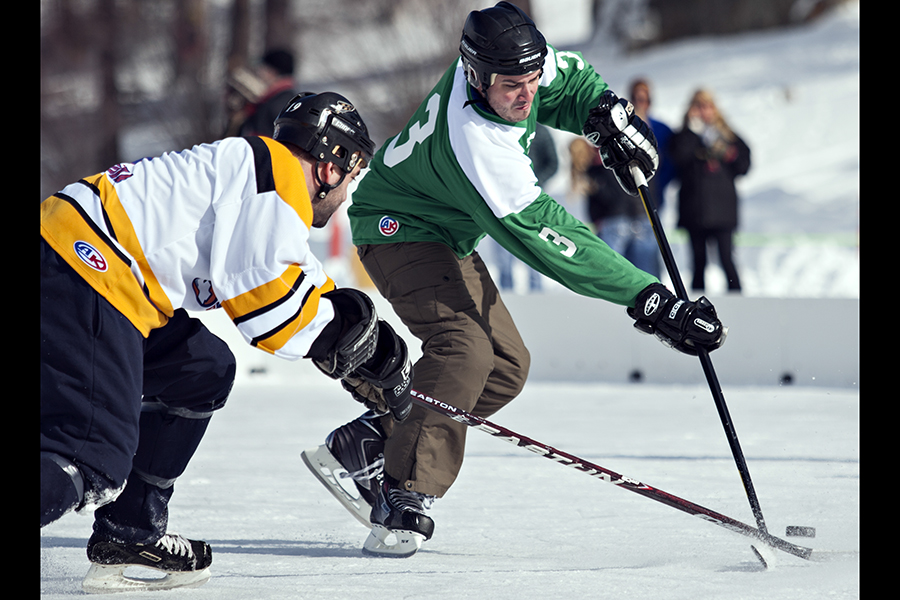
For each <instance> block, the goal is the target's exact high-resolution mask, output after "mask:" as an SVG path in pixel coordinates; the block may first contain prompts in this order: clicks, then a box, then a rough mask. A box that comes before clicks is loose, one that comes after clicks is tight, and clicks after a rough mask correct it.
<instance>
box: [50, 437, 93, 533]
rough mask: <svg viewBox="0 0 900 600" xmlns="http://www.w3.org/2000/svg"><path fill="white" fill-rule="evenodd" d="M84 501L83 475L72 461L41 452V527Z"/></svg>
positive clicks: (74, 508) (52, 453)
mask: <svg viewBox="0 0 900 600" xmlns="http://www.w3.org/2000/svg"><path fill="white" fill-rule="evenodd" d="M83 502H84V476H83V475H82V474H81V471H80V470H79V469H78V467H76V466H75V464H74V463H72V461H70V460H68V459H65V458H63V457H62V456H60V455H59V454H56V453H54V452H41V527H43V526H44V525H47V524H49V523H52V522H53V521H55V520H57V519H58V518H60V517H61V516H63V515H64V514H66V513H68V512H70V511H72V510H76V509H77V508H79V507H80V506H81V504H82V503H83Z"/></svg>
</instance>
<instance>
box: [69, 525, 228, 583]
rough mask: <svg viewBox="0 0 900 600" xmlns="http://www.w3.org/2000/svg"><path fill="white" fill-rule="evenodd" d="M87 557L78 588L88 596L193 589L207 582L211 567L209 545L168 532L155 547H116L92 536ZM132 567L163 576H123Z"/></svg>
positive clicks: (97, 536) (148, 545)
mask: <svg viewBox="0 0 900 600" xmlns="http://www.w3.org/2000/svg"><path fill="white" fill-rule="evenodd" d="M87 555H88V559H90V561H91V568H90V569H89V570H88V572H87V575H86V576H85V578H84V581H83V582H82V584H81V585H82V588H83V589H84V591H85V592H87V593H89V594H108V593H112V592H125V591H141V590H167V589H172V588H180V587H197V586H200V585H203V584H204V583H206V582H207V581H208V580H209V575H210V573H209V565H210V564H212V551H211V550H210V548H209V544H207V543H206V542H202V541H197V540H189V539H186V538H184V537H182V536H180V535H176V534H169V533H167V534H166V535H164V536H163V537H162V538H160V539H159V541H157V542H156V543H155V544H120V543H117V542H112V541H109V540H106V539H104V538H103V537H101V536H99V535H97V534H96V533H95V534H94V535H92V536H91V539H90V540H89V541H88V546H87ZM135 567H137V568H138V570H140V568H146V569H151V570H152V571H154V572H155V573H157V574H158V573H162V574H163V575H162V577H151V578H138V577H134V576H131V575H125V569H131V570H134V568H135Z"/></svg>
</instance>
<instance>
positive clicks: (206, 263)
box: [41, 137, 335, 360]
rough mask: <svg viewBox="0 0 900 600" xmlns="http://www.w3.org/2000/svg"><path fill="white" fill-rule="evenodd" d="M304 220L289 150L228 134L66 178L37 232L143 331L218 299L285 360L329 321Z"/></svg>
mask: <svg viewBox="0 0 900 600" xmlns="http://www.w3.org/2000/svg"><path fill="white" fill-rule="evenodd" d="M312 216H313V215H312V205H311V203H310V198H309V194H308V192H307V188H306V180H305V177H304V175H303V172H302V169H301V165H300V163H299V162H298V160H297V159H296V158H295V157H294V156H293V155H291V153H290V151H288V149H287V148H285V147H284V146H283V145H282V144H280V143H278V142H276V141H274V140H272V139H269V138H264V137H250V138H227V139H224V140H220V141H218V142H215V143H211V144H203V145H199V146H195V147H193V148H191V149H190V150H185V151H183V152H177V153H167V154H164V155H162V156H160V157H156V158H151V159H143V160H140V161H138V162H135V163H126V164H118V165H116V166H114V167H112V168H111V169H109V170H107V171H106V172H104V173H100V174H97V175H95V176H93V177H88V178H86V179H83V180H81V181H79V182H77V183H73V184H71V185H69V186H67V187H66V188H65V189H63V190H62V191H60V192H59V193H57V194H55V195H53V196H51V197H50V198H47V199H46V200H44V201H43V202H42V203H41V236H42V237H43V238H44V239H45V240H46V241H47V242H48V244H49V245H50V246H51V247H52V248H53V249H54V250H55V251H56V252H58V253H59V254H60V255H61V256H62V257H63V258H64V259H65V260H66V262H67V263H68V264H69V265H71V266H72V267H73V268H74V269H75V270H76V271H77V272H78V273H79V274H80V275H81V276H82V277H83V278H84V279H85V280H86V281H87V282H88V283H89V284H90V285H91V286H92V287H93V288H94V289H95V290H97V292H98V293H100V294H101V295H102V296H103V297H104V298H106V299H107V300H108V301H109V302H110V303H111V304H112V305H113V306H114V307H116V309H118V310H119V311H120V312H121V313H122V314H123V315H125V316H126V317H127V318H128V319H129V320H130V321H131V322H132V323H133V324H134V326H135V327H136V328H137V329H138V330H140V331H141V332H142V333H143V334H144V336H146V335H148V334H149V332H150V331H151V330H152V329H154V328H157V327H162V326H163V325H165V323H166V322H167V320H168V318H169V317H170V316H172V314H173V312H174V311H175V310H176V309H178V308H184V309H185V310H188V311H202V310H208V309H212V308H218V307H220V306H221V307H223V308H224V309H225V310H226V312H227V313H228V315H229V316H230V317H231V319H232V320H233V321H234V323H235V324H236V325H237V327H238V329H239V330H240V332H241V334H242V335H243V337H244V338H245V339H246V340H247V341H248V342H249V343H250V344H252V345H253V346H256V347H258V348H260V349H262V350H265V351H267V352H270V353H272V354H274V355H276V356H280V357H283V358H287V359H290V360H293V359H297V358H302V357H304V356H305V355H306V354H307V352H308V351H309V349H310V347H311V345H312V343H313V342H314V341H315V339H316V338H317V337H318V336H319V334H320V333H321V332H322V330H323V329H324V328H325V326H326V325H328V323H329V322H331V321H332V319H333V318H334V308H333V306H332V304H331V302H330V301H329V300H328V299H327V298H322V294H324V293H327V292H329V291H331V290H333V289H334V287H335V285H334V282H333V281H332V280H331V278H330V277H328V275H327V274H326V273H325V272H324V270H323V268H322V264H321V263H320V262H319V260H318V259H316V257H315V256H313V254H312V252H311V250H310V247H309V232H310V227H311V226H312Z"/></svg>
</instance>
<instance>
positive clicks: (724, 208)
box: [669, 89, 750, 293]
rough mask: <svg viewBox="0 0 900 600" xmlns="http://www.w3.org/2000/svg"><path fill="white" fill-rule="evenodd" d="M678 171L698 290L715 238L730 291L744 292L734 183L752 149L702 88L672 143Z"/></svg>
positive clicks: (681, 216)
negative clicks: (737, 257) (736, 249)
mask: <svg viewBox="0 0 900 600" xmlns="http://www.w3.org/2000/svg"><path fill="white" fill-rule="evenodd" d="M669 156H670V158H671V159H672V162H673V163H674V164H675V168H676V169H677V171H678V178H679V179H680V180H681V190H680V192H679V194H678V226H679V227H681V228H684V229H685V230H687V232H688V235H689V236H690V241H691V250H692V252H693V268H694V275H693V282H692V284H691V287H692V289H693V290H694V291H703V290H704V288H705V287H706V285H705V279H704V271H705V270H706V261H707V258H706V246H707V242H709V241H710V240H712V241H715V242H716V245H717V247H718V249H719V259H720V261H721V265H722V269H723V270H724V271H725V277H726V278H727V281H728V291H730V292H735V293H740V291H741V281H740V278H739V276H738V271H737V266H736V265H735V261H734V244H733V238H734V232H735V231H736V230H737V227H738V195H737V189H736V188H735V184H734V181H735V179H736V178H737V177H738V176H740V175H745V174H746V173H747V172H748V171H749V170H750V148H749V147H748V146H747V144H746V143H744V141H743V140H742V139H741V138H740V137H739V136H738V135H737V134H736V133H735V132H734V131H733V130H732V129H731V127H729V125H728V123H727V122H726V121H725V119H724V118H723V116H722V114H721V112H719V109H718V107H717V106H716V102H715V100H714V98H713V95H712V93H711V92H709V91H708V90H704V89H700V90H698V91H697V92H695V93H694V95H693V97H692V98H691V101H690V105H689V106H688V110H687V112H686V113H685V115H684V123H683V127H682V129H681V131H679V132H678V133H676V134H674V135H673V136H672V139H671V141H670V143H669Z"/></svg>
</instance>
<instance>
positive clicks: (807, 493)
mask: <svg viewBox="0 0 900 600" xmlns="http://www.w3.org/2000/svg"><path fill="white" fill-rule="evenodd" d="M698 368H699V367H698ZM725 394H726V399H727V401H728V406H729V409H730V412H731V416H732V419H733V421H734V423H735V427H736V429H737V433H738V436H739V439H740V441H741V443H742V447H743V450H744V454H745V455H746V458H747V463H748V466H749V469H750V473H751V476H752V478H753V483H754V485H755V487H756V491H757V494H758V496H759V500H760V503H761V505H762V509H763V514H764V515H765V517H766V523H767V525H768V528H769V530H770V531H771V532H772V533H773V534H776V535H779V536H780V537H783V534H784V530H785V527H786V526H787V525H809V526H813V527H815V528H816V531H817V536H816V538H815V539H812V540H798V539H797V538H790V540H791V541H794V542H795V543H799V544H800V545H806V546H809V547H812V548H815V549H816V550H823V551H830V552H834V553H835V554H834V556H833V560H829V561H828V562H811V561H804V560H802V559H799V558H796V557H794V556H791V555H789V554H785V553H779V556H778V562H777V569H775V570H768V571H766V570H763V569H762V568H761V567H760V564H759V562H758V561H757V560H756V558H755V557H754V555H753V552H752V551H751V549H750V544H751V540H750V539H749V538H746V537H744V536H742V535H738V534H735V533H732V532H730V531H727V530H725V529H723V528H721V527H718V526H716V525H713V524H710V523H707V522H704V521H703V520H701V519H699V518H695V517H692V516H690V515H687V514H685V513H682V512H681V511H678V510H675V509H673V508H670V507H668V506H665V505H662V504H660V503H657V502H654V501H653V500H650V499H648V498H644V497H642V496H639V495H637V494H634V493H632V492H629V491H626V490H623V489H619V488H617V487H616V486H614V485H612V484H609V483H606V482H604V481H600V480H597V479H595V478H592V477H589V476H586V475H584V474H582V473H579V472H577V471H575V470H573V469H570V468H567V467H564V466H561V465H559V464H556V463H554V462H552V461H550V460H547V459H544V458H541V457H540V456H537V455H536V454H533V453H531V452H529V451H527V450H524V449H521V448H516V447H514V446H512V445H510V444H507V443H505V442H503V441H501V440H498V439H496V438H493V437H491V436H490V435H488V434H486V433H483V432H481V431H477V430H470V431H469V438H468V451H467V457H466V462H465V464H464V466H463V470H462V473H461V475H460V478H459V479H458V481H457V483H456V484H455V485H454V486H453V488H451V491H450V493H449V494H447V495H446V496H445V497H444V498H441V499H439V500H438V501H437V502H436V503H435V505H434V508H433V509H432V511H431V514H432V516H433V518H434V519H435V522H436V529H435V534H434V537H433V538H432V539H431V540H430V541H428V542H426V543H425V544H424V546H423V548H422V550H420V551H419V553H418V554H417V555H416V556H414V557H412V558H409V559H383V558H382V559H379V558H368V557H364V556H363V555H362V554H361V552H360V548H361V545H362V542H363V540H364V539H365V537H366V534H367V530H366V529H365V528H364V527H363V526H362V525H360V524H359V523H358V522H357V521H356V520H355V519H354V518H352V517H351V516H350V515H349V513H347V512H346V511H345V510H344V509H343V508H342V507H341V506H340V505H339V504H338V503H337V501H335V500H334V499H333V498H332V497H331V495H330V494H329V493H328V492H327V490H325V489H324V488H323V487H322V486H321V484H319V482H318V481H316V480H315V479H314V478H313V476H312V475H311V474H310V473H309V472H308V471H307V469H306V467H305V466H304V465H303V463H302V462H301V460H300V452H301V451H302V450H303V449H305V448H306V447H309V446H312V445H315V444H318V443H321V441H322V440H323V439H324V437H325V435H326V434H327V433H328V432H329V431H331V430H332V429H333V428H335V427H336V426H338V425H341V424H343V423H344V422H346V421H348V420H350V419H352V418H354V417H355V416H356V415H357V414H358V412H359V411H358V408H357V406H358V405H356V404H355V403H353V402H352V401H349V399H348V398H347V395H346V393H344V392H343V391H342V390H341V389H340V387H339V386H338V385H337V384H336V383H335V382H331V381H327V380H323V378H322V377H320V376H319V377H317V376H315V374H310V375H308V376H305V375H304V376H300V377H298V381H297V382H296V385H290V386H288V385H284V384H267V383H265V376H262V377H260V380H259V382H258V383H254V382H253V381H252V380H251V381H244V382H242V383H240V384H239V385H238V386H237V388H236V389H235V392H234V394H233V395H232V397H231V399H230V400H229V402H228V404H227V405H226V407H225V408H224V409H223V410H222V411H221V412H220V413H219V414H217V415H216V416H215V418H214V419H213V421H212V423H211V425H210V429H209V432H208V434H207V436H206V438H205V439H204V440H203V443H202V445H201V446H200V449H199V450H198V452H197V455H196V456H195V458H194V460H193V461H192V463H191V465H190V466H189V468H188V470H187V472H186V473H185V474H184V476H183V477H182V478H181V480H180V481H179V482H178V484H177V485H176V488H177V489H176V493H175V495H174V497H173V499H172V503H171V506H170V508H171V510H170V531H175V532H178V533H181V534H182V535H186V536H189V537H191V536H193V537H198V538H200V539H205V540H207V541H208V542H209V543H210V544H211V545H212V547H213V564H212V573H213V575H212V579H211V580H210V581H209V583H207V584H206V585H205V586H203V587H201V588H198V589H195V590H181V591H177V592H165V594H167V595H168V594H171V595H172V596H173V597H174V596H176V595H177V597H179V598H181V597H185V598H197V599H205V598H209V599H215V600H232V599H235V600H236V599H241V600H243V599H248V598H252V599H255V600H268V599H281V598H311V599H318V600H329V599H335V600H337V599H340V600H344V599H347V598H369V597H385V598H395V597H398V598H446V599H456V598H490V599H494V600H499V599H507V598H508V599H513V598H515V599H521V598H616V599H620V598H651V597H652V598H667V599H685V600H701V599H717V600H718V599H722V598H728V599H751V598H759V599H761V600H762V599H765V600H782V599H784V600H804V599H809V600H813V599H819V598H825V597H828V598H858V597H859V583H860V581H859V514H860V512H859V508H860V506H859V498H860V490H859V395H858V392H857V391H856V390H846V389H825V388H808V387H804V388H800V387H771V388H763V387H760V388H749V387H740V388H736V389H726V390H725ZM491 420H492V421H493V422H495V423H498V424H501V425H503V426H505V427H507V428H509V429H512V430H513V431H515V432H517V433H520V434H523V435H527V436H528V437H531V438H534V439H536V440H538V441H541V442H544V443H545V444H549V445H551V446H554V447H556V448H558V449H560V450H564V451H566V452H569V453H571V454H575V455H576V456H579V457H581V458H584V459H586V460H589V461H591V462H594V463H596V464H598V465H601V466H603V467H606V468H609V469H612V470H614V471H616V472H618V473H620V474H623V475H627V476H630V477H632V478H635V479H638V480H641V481H643V482H645V483H647V484H649V485H652V486H654V487H657V488H659V489H662V490H664V491H666V492H669V493H672V494H675V495H677V496H680V497H682V498H685V499H687V500H690V501H691V502H695V503H697V504H700V505H701V506H705V507H707V508H709V509H712V510H715V511H717V512H720V513H722V514H725V515H727V516H729V517H732V518H734V519H738V520H740V521H743V522H745V523H747V524H753V523H754V520H753V516H752V514H751V512H750V508H749V503H748V501H747V497H746V495H745V493H744V489H743V487H742V485H741V481H740V477H739V475H738V472H737V469H736V468H735V466H734V461H733V459H732V457H731V454H730V450H729V447H728V445H727V442H726V439H725V435H724V431H723V429H722V426H721V423H720V422H719V420H718V415H717V413H716V410H715V406H714V404H713V402H712V399H711V396H710V393H709V390H708V388H705V387H703V386H699V387H693V386H646V385H641V384H634V385H608V384H589V385H587V384H586V385H575V384H570V385H554V384H549V383H540V382H534V383H530V384H529V385H528V386H527V387H526V390H525V392H523V394H522V396H521V397H519V398H518V399H517V400H516V401H515V402H513V403H512V404H511V405H510V406H508V407H507V408H505V409H504V410H502V411H501V412H500V413H498V414H497V415H495V416H494V417H493V418H492V419H491ZM91 523H92V519H91V518H90V517H89V516H88V515H79V514H72V515H67V516H66V517H64V518H63V519H61V520H59V521H57V522H56V523H53V524H51V525H49V526H48V527H45V528H44V529H43V530H42V531H41V592H42V597H43V598H47V599H48V600H49V599H61V598H69V597H71V596H74V595H79V594H81V592H80V582H81V578H82V577H83V576H84V574H85V572H86V571H87V568H88V561H87V558H86V556H85V551H84V548H85V543H86V541H87V538H88V536H89V535H90V531H91ZM160 593H161V592H153V593H140V594H136V595H134V596H133V597H136V598H139V597H144V596H146V597H147V598H152V599H155V600H158V599H159V597H160V596H159V594H160ZM129 597H132V596H131V595H130V596H129Z"/></svg>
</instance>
